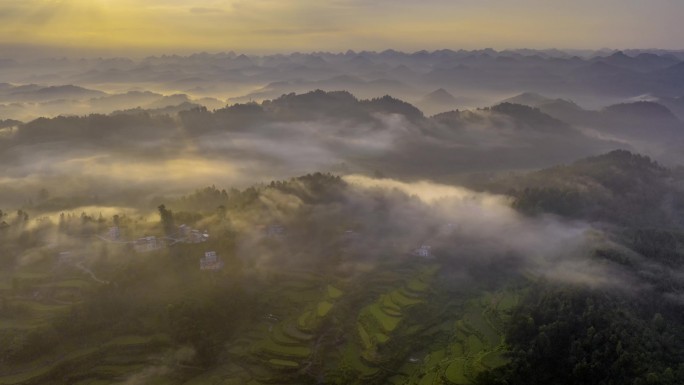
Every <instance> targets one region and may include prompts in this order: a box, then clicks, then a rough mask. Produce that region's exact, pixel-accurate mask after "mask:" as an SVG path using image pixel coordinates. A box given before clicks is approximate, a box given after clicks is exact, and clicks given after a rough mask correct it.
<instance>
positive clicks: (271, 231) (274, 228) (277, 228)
mask: <svg viewBox="0 0 684 385" xmlns="http://www.w3.org/2000/svg"><path fill="white" fill-rule="evenodd" d="M264 234H265V235H266V236H267V237H269V238H273V237H280V236H282V235H284V234H285V227H284V226H282V225H268V226H266V228H265V229H264Z"/></svg>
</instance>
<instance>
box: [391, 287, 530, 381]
mask: <svg viewBox="0 0 684 385" xmlns="http://www.w3.org/2000/svg"><path fill="white" fill-rule="evenodd" d="M518 299H519V295H518V294H517V293H516V292H509V291H501V292H496V293H486V294H484V295H482V296H481V297H479V298H475V299H471V300H470V301H468V302H467V303H466V305H465V307H464V309H463V311H462V315H461V318H460V319H458V320H456V321H454V322H453V323H452V326H451V328H452V333H451V339H450V341H449V344H448V345H447V347H446V348H439V349H438V348H435V350H433V351H431V352H429V353H427V354H426V355H425V356H424V357H423V359H422V361H421V365H420V366H419V368H418V369H414V370H413V371H411V370H405V371H403V372H402V373H403V375H401V376H395V377H394V378H393V381H392V383H393V384H396V385H425V384H440V385H442V384H453V385H468V384H472V382H473V380H474V379H475V377H476V376H477V375H478V374H479V373H480V372H482V371H484V370H488V369H494V368H497V367H500V366H502V365H505V364H506V363H507V362H508V358H507V357H506V350H505V349H506V346H505V345H504V343H503V333H502V330H501V326H502V325H503V324H504V323H505V322H506V318H507V316H508V314H507V311H509V310H510V309H511V308H512V307H513V306H514V305H515V304H516V303H517V301H518Z"/></svg>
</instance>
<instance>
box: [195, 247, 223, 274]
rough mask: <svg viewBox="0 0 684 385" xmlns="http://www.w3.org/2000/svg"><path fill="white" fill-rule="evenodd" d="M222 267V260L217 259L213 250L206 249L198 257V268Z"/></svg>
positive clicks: (219, 268) (214, 268)
mask: <svg viewBox="0 0 684 385" xmlns="http://www.w3.org/2000/svg"><path fill="white" fill-rule="evenodd" d="M222 268H223V261H221V260H220V259H219V257H218V255H216V252H215V251H207V252H206V253H204V257H203V258H201V259H200V270H221V269H222Z"/></svg>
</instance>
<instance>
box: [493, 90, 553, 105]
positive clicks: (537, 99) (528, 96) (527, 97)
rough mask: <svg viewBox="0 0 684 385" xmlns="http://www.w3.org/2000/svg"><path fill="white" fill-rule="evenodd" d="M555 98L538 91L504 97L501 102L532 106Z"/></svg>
mask: <svg viewBox="0 0 684 385" xmlns="http://www.w3.org/2000/svg"><path fill="white" fill-rule="evenodd" d="M552 101H553V99H551V98H549V97H546V96H544V95H541V94H538V93H536V92H523V93H521V94H518V95H516V96H513V97H511V98H508V99H504V100H503V101H502V102H501V103H511V104H521V105H525V106H531V107H539V106H540V105H542V104H546V103H549V102H552Z"/></svg>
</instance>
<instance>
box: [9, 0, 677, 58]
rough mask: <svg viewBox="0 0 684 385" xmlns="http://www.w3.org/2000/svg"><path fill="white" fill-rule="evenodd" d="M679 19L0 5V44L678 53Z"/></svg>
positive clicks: (560, 3)
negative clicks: (674, 50) (652, 50)
mask: <svg viewBox="0 0 684 385" xmlns="http://www.w3.org/2000/svg"><path fill="white" fill-rule="evenodd" d="M682 15H684V1H681V0H649V1H644V0H573V1H567V0H420V1H409V0H192V1H191V0H0V45H2V46H5V47H7V46H14V47H22V46H34V47H53V48H65V49H80V50H93V51H94V52H97V51H103V52H111V53H118V54H128V53H134V52H144V53H186V52H197V51H202V50H206V51H228V50H234V51H240V52H249V53H268V52H291V51H316V50H326V51H344V50H347V49H355V50H362V49H369V50H383V49H387V48H393V49H398V50H405V51H411V50H419V49H440V48H452V49H458V48H466V49H469V48H484V47H493V48H497V49H503V48H552V47H558V48H601V47H610V48H682V47H681V43H680V41H681V40H680V39H679V38H678V37H679V36H684V23H681V22H680V20H679V19H680V17H681V16H682ZM1 53H2V52H1V51H0V54H1Z"/></svg>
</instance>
